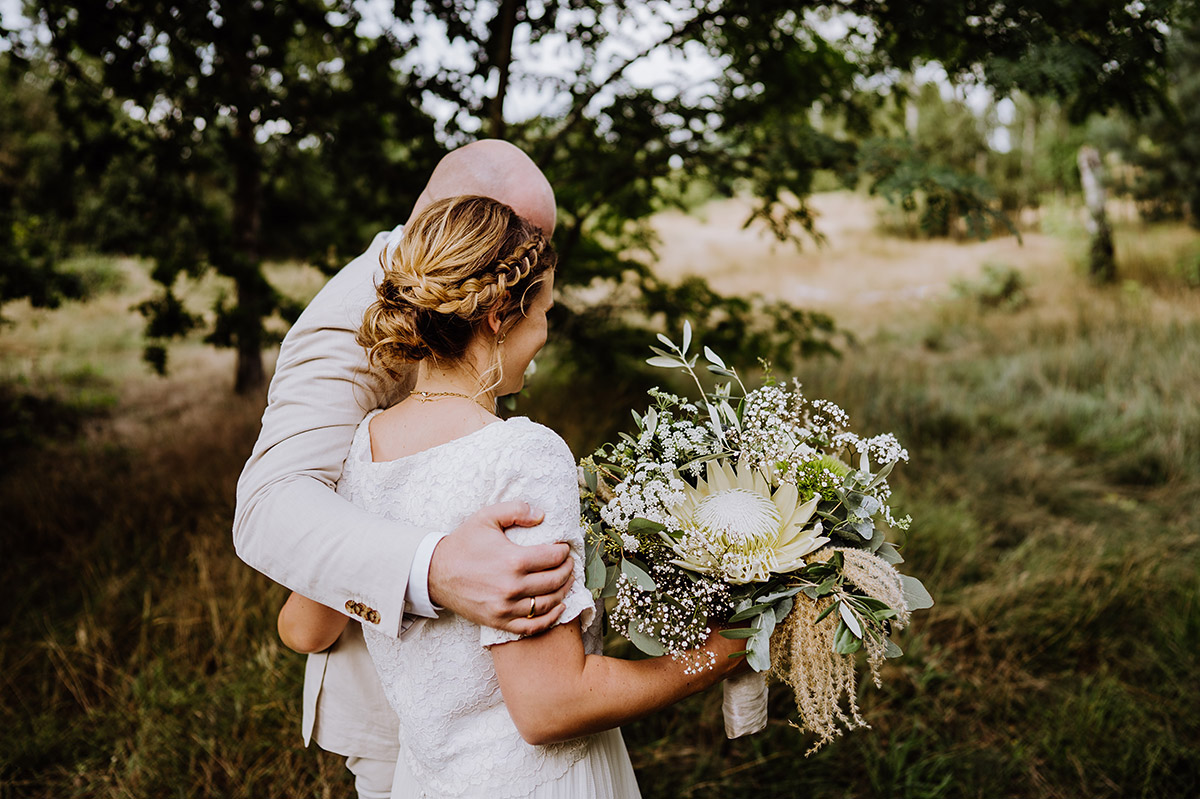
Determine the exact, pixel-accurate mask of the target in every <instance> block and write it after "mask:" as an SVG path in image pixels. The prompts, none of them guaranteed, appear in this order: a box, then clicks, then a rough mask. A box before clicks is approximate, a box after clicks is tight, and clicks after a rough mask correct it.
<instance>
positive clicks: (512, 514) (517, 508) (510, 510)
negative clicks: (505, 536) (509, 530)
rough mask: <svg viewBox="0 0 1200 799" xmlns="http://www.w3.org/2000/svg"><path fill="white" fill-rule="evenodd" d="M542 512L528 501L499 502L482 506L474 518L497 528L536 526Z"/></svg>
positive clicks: (540, 521) (540, 519) (539, 521)
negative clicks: (532, 506)
mask: <svg viewBox="0 0 1200 799" xmlns="http://www.w3.org/2000/svg"><path fill="white" fill-rule="evenodd" d="M543 515H544V514H543V513H542V512H541V511H540V510H535V509H534V508H531V507H530V506H529V503H528V502H500V503H498V504H496V505H489V506H488V507H486V508H482V509H480V510H479V512H478V513H476V514H475V518H476V519H477V520H478V521H480V522H482V523H483V524H487V525H491V526H494V527H496V528H497V529H499V530H503V529H504V528H506V527H536V526H537V525H539V524H541V523H542V517H543Z"/></svg>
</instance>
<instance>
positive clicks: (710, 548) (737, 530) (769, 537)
mask: <svg viewBox="0 0 1200 799" xmlns="http://www.w3.org/2000/svg"><path fill="white" fill-rule="evenodd" d="M684 495H685V496H684V500H683V502H681V503H680V504H678V505H676V506H675V507H673V508H671V515H672V516H673V517H674V518H675V519H676V521H678V522H679V526H680V528H681V530H682V534H681V535H679V537H678V538H675V537H668V539H667V540H668V541H669V542H670V544H671V548H672V549H673V550H674V551H675V554H677V555H678V556H679V558H678V559H677V560H674V561H672V563H674V564H676V565H677V566H681V567H683V568H685V569H688V570H690V571H696V572H703V573H705V574H712V575H716V576H719V577H722V578H723V579H725V580H726V581H728V582H730V583H733V584H734V585H742V584H745V583H752V582H761V581H764V580H768V579H770V577H771V575H772V574H779V573H781V572H790V571H794V570H796V569H799V568H800V567H802V566H803V565H804V556H805V555H807V554H808V553H810V552H812V551H813V550H815V549H817V548H818V547H820V546H821V545H822V544H825V543H828V541H829V539H828V538H825V537H823V536H821V523H820V521H818V522H816V523H815V524H813V525H811V526H809V521H810V520H811V519H812V516H813V513H814V512H815V511H816V509H817V503H818V502H820V497H813V498H812V499H811V500H809V501H808V502H805V503H804V504H803V505H802V504H800V494H799V492H798V491H797V490H796V487H795V486H792V485H787V484H786V483H785V484H784V485H782V486H780V487H779V488H778V489H777V490H775V491H774V492H772V491H771V486H770V484H769V483H768V482H767V480H766V478H765V477H763V475H762V474H761V473H760V472H759V471H758V470H756V469H752V468H750V466H749V465H748V464H747V463H746V462H745V461H744V460H743V461H741V462H739V463H738V465H737V468H736V469H735V468H734V467H733V466H731V465H730V464H729V463H727V462H719V463H718V462H715V461H709V463H708V480H707V481H705V480H702V479H699V480H697V481H696V487H695V488H692V487H691V486H688V487H687V488H686V490H685V492H684Z"/></svg>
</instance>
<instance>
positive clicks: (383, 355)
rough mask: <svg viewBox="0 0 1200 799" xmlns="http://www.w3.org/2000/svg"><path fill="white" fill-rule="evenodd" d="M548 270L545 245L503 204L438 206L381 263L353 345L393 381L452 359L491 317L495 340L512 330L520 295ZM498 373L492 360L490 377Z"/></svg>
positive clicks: (474, 200)
mask: <svg viewBox="0 0 1200 799" xmlns="http://www.w3.org/2000/svg"><path fill="white" fill-rule="evenodd" d="M554 266H555V258H554V249H553V247H552V246H551V245H550V242H549V240H548V239H547V238H546V237H545V235H543V234H542V232H541V231H540V230H539V229H538V228H536V227H534V226H533V225H531V224H530V223H529V222H527V221H525V220H524V219H522V218H521V217H519V216H517V214H516V213H515V212H514V211H513V210H512V209H511V208H509V207H508V206H507V205H504V204H502V203H499V202H497V201H495V200H492V199H489V198H486V197H452V198H448V199H445V200H439V201H437V202H435V203H432V204H431V205H430V206H428V207H427V208H426V209H425V210H424V211H422V212H421V213H420V214H418V215H417V217H416V218H414V219H413V220H412V221H411V222H410V223H409V225H408V226H407V227H406V228H405V230H404V235H403V237H402V238H401V240H400V242H399V245H398V246H397V248H396V250H395V253H394V254H393V255H392V258H391V261H390V262H385V263H384V264H383V267H384V276H383V279H382V280H381V281H380V283H379V286H378V296H377V298H376V301H375V302H374V303H373V304H372V305H371V307H370V308H368V309H367V311H366V313H365V314H364V316H363V325H362V327H361V328H360V330H359V333H358V342H359V343H360V344H361V345H363V346H364V347H366V348H367V349H368V357H369V359H370V362H371V363H372V364H375V365H378V366H381V367H382V368H383V369H384V370H385V371H386V372H388V373H389V374H392V375H393V376H399V374H400V368H401V367H402V366H403V365H404V364H406V363H412V362H414V361H420V360H424V359H426V358H433V359H435V360H444V361H454V360H457V359H459V358H461V357H463V356H464V355H465V353H466V350H467V345H468V344H469V343H470V340H471V338H472V337H473V336H474V335H475V334H476V333H477V331H478V330H479V329H480V325H481V324H482V323H483V322H484V320H485V319H486V318H487V317H488V315H489V314H491V313H492V312H493V311H494V312H496V313H497V314H498V315H499V317H500V319H501V327H502V330H501V334H502V335H503V333H504V332H506V331H507V329H509V328H511V327H512V326H513V325H515V324H516V322H517V321H519V319H520V317H521V315H522V313H523V311H524V301H525V295H526V294H527V293H528V291H529V290H530V289H532V288H533V287H534V286H535V285H537V284H538V283H540V280H541V278H542V277H543V276H544V275H545V274H547V273H548V272H549V271H550V270H551V269H553V268H554ZM521 287H524V290H523V291H518V290H517V289H519V288H521ZM498 369H499V360H498V355H497V360H496V363H495V365H494V366H493V367H492V370H490V371H496V372H497V373H498Z"/></svg>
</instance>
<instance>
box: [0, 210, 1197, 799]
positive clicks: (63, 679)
mask: <svg viewBox="0 0 1200 799" xmlns="http://www.w3.org/2000/svg"><path fill="white" fill-rule="evenodd" d="M830 202H831V203H838V202H844V198H843V199H834V200H831V201H830ZM830 207H833V206H830ZM839 207H841V206H839ZM843 210H844V208H843ZM720 212H721V209H720V208H715V209H710V212H709V213H710V219H709V220H708V222H706V223H701V222H700V221H697V220H691V221H689V220H688V219H681V218H672V219H670V220H666V221H665V222H664V225H663V228H662V230H663V237H664V254H665V263H664V267H663V268H664V269H666V270H675V272H682V271H689V270H691V271H699V272H702V273H704V272H705V271H706V270H707V272H708V273H709V274H710V275H713V276H717V275H718V274H725V273H729V274H732V275H734V276H735V277H736V273H734V272H730V270H731V269H733V267H732V266H731V265H730V264H731V263H732V261H730V260H728V259H727V260H726V261H723V262H722V261H719V260H717V259H714V262H713V263H708V262H705V261H703V260H701V259H700V258H699V256H697V255H696V254H695V253H693V254H690V255H689V254H688V252H687V250H686V246H690V245H689V241H691V239H692V238H693V234H694V232H695V230H696V228H695V227H689V225H692V226H699V225H702V224H708V225H719V224H722V223H723V222H722V219H723V217H722V218H719V219H717V220H716V221H715V222H714V221H713V218H714V216H719V214H720ZM846 213H847V218H851V217H852V215H851V214H850V212H846ZM735 221H736V222H739V223H740V220H735ZM855 224H857V223H855ZM1047 227H1048V228H1050V229H1051V230H1052V233H1050V234H1030V235H1027V236H1026V242H1027V244H1026V247H1027V248H1028V249H1023V248H1020V247H1018V246H1016V244H1015V242H1013V241H1011V240H997V241H994V242H987V243H983V244H972V243H963V244H952V243H945V242H892V241H890V240H887V239H883V238H881V237H879V236H877V235H875V234H873V233H871V231H870V229H869V226H868V227H866V228H863V227H862V226H859V227H858V228H854V226H853V225H852V226H851V228H852V229H853V231H852V232H851V233H848V234H847V235H846V236H845V238H843V239H838V238H837V236H835V235H831V236H830V239H831V241H830V245H829V246H828V248H827V250H825V251H824V252H825V254H824V256H822V255H820V251H816V252H815V253H814V252H806V253H805V254H803V255H802V256H790V255H788V254H787V253H784V252H783V251H782V250H773V252H774V254H773V255H772V248H771V245H769V244H768V243H766V242H759V243H758V244H756V243H754V242H744V243H743V250H742V252H743V256H744V258H745V263H744V266H743V267H742V269H743V270H744V274H742V278H743V281H742V285H753V287H754V288H756V289H758V290H762V291H768V292H772V293H776V294H778V295H781V296H795V297H797V298H799V297H801V296H803V292H804V291H805V290H806V289H805V286H806V285H807V286H808V289H807V290H809V292H810V294H812V299H813V303H814V304H819V305H821V307H823V308H824V309H826V310H830V311H831V312H833V313H835V315H836V316H838V318H839V319H841V320H843V323H844V324H847V325H853V326H854V327H855V329H856V330H857V331H859V333H860V338H859V344H858V346H857V347H855V348H853V349H850V350H848V351H847V352H846V353H845V354H844V356H843V357H842V358H841V359H838V360H833V359H827V360H822V361H813V362H809V363H807V364H805V365H804V366H803V368H801V370H800V372H799V377H800V378H801V380H802V381H803V382H804V383H805V385H806V386H807V388H808V390H809V392H810V393H812V394H815V395H823V396H827V397H829V398H832V399H836V400H837V401H839V402H840V403H842V404H843V405H844V406H846V407H847V409H848V410H849V411H850V413H851V418H852V420H853V421H854V422H855V425H856V427H858V428H861V429H863V430H865V431H883V430H894V431H895V432H896V433H897V434H898V435H899V436H900V437H901V440H902V441H903V442H904V443H905V444H906V445H907V446H908V448H909V450H910V452H911V454H912V462H911V463H910V464H909V465H908V467H907V468H905V469H904V470H903V473H902V474H900V475H898V477H897V495H898V496H897V501H898V503H900V504H902V505H903V506H904V509H905V510H906V511H908V512H911V513H912V515H913V517H914V518H915V519H916V520H917V522H916V524H914V526H913V531H912V533H911V540H910V541H909V542H907V544H906V545H905V547H904V554H905V557H906V559H907V560H908V567H909V569H910V570H911V571H912V572H913V573H915V574H919V575H921V576H922V578H923V579H924V581H925V584H926V585H927V586H928V587H929V588H930V590H931V591H932V592H933V594H934V596H935V597H936V599H937V600H938V604H937V605H936V606H935V607H934V608H933V609H932V610H930V611H928V612H924V613H922V614H919V615H918V617H917V618H916V620H915V622H914V624H913V626H912V628H911V629H910V630H908V631H906V632H905V633H904V634H903V636H902V638H901V641H900V643H901V645H902V646H903V648H904V649H905V652H906V654H905V656H904V657H903V658H901V659H899V660H897V661H890V662H889V664H888V666H887V668H886V672H885V685H884V688H883V689H882V690H876V689H874V688H872V687H868V688H865V689H862V690H861V691H860V701H861V704H862V705H863V708H864V714H865V716H866V718H867V720H868V721H869V722H870V724H871V729H870V730H864V731H859V732H855V733H852V734H849V735H847V736H846V737H844V738H843V739H841V740H839V741H838V742H837V743H835V744H833V745H831V746H829V747H826V748H825V749H824V750H822V751H821V752H819V753H818V754H816V755H814V756H813V757H811V758H808V759H805V758H804V757H803V755H802V753H803V752H804V751H805V749H807V748H808V746H809V744H810V741H809V740H807V739H806V738H805V737H804V736H802V735H801V734H799V733H798V732H797V731H796V730H795V729H793V728H791V727H790V726H789V725H788V719H789V718H790V717H792V716H793V715H794V714H793V713H790V712H789V711H790V708H789V706H788V701H787V698H786V697H784V696H783V694H782V692H778V693H775V694H773V697H772V706H773V721H772V724H771V726H770V727H769V729H768V730H767V731H766V732H765V733H764V734H762V735H759V736H755V737H753V738H750V739H741V740H737V741H732V742H731V741H727V740H725V739H724V737H723V734H722V730H721V725H720V718H719V703H720V696H719V693H717V692H712V693H710V694H706V695H701V696H698V697H694V698H693V699H692V700H690V701H687V702H684V703H682V704H681V705H679V706H677V707H675V708H673V709H671V710H669V711H666V712H662V713H659V714H656V715H654V716H652V717H650V718H648V719H645V720H643V721H641V722H639V723H637V724H633V725H630V726H628V727H627V728H626V729H625V734H626V739H627V741H628V742H629V745H630V749H631V752H632V754H633V758H634V763H635V766H636V767H637V769H638V774H639V779H640V781H641V784H642V787H643V793H644V795H645V796H646V797H674V796H688V797H741V796H747V797H793V796H806V797H875V796H880V797H914V798H915V797H987V798H988V799H996V797H1062V798H1063V799H1066V798H1067V797H1194V796H1197V795H1200V685H1198V684H1197V678H1198V677H1200V673H1198V670H1197V663H1200V403H1198V401H1197V400H1198V399H1200V291H1198V290H1196V289H1194V288H1192V287H1191V285H1190V283H1191V279H1190V272H1189V269H1190V268H1191V266H1190V265H1191V264H1192V263H1193V259H1194V258H1195V257H1196V253H1197V252H1200V237H1198V236H1197V235H1196V234H1195V233H1193V232H1190V231H1186V230H1185V229H1183V228H1178V227H1170V228H1166V227H1158V228H1145V229H1142V228H1138V229H1132V228H1126V229H1123V230H1119V231H1118V253H1119V255H1121V254H1124V255H1125V261H1126V262H1127V263H1128V264H1129V268H1128V270H1127V271H1126V272H1125V273H1124V276H1125V277H1126V278H1128V281H1127V282H1126V283H1124V284H1122V285H1119V286H1117V287H1114V288H1109V289H1097V288H1093V287H1091V286H1089V285H1088V284H1087V283H1086V282H1085V281H1084V280H1082V279H1081V278H1080V277H1079V276H1078V270H1077V261H1078V258H1079V257H1080V252H1081V239H1080V236H1079V234H1078V231H1077V230H1076V228H1075V227H1074V223H1073V222H1072V221H1071V217H1070V215H1069V214H1062V215H1061V218H1060V219H1058V225H1057V227H1055V226H1053V225H1049V224H1048V225H1047ZM673 231H674V232H673ZM757 246H761V247H762V248H763V250H762V252H761V253H758V251H756V250H754V247H757ZM673 248H674V249H673ZM922 248H927V249H925V250H922ZM1122 248H1124V249H1122ZM892 249H894V251H895V254H896V256H897V257H896V258H894V259H889V257H888V252H889V251H890V250H892ZM923 252H924V255H923V254H922V253H923ZM760 255H761V257H759V256H760ZM771 257H773V258H776V259H777V260H774V261H770V260H768V259H769V258H771ZM822 259H824V260H822ZM985 263H991V264H997V263H1000V264H1003V265H1004V266H1005V267H1006V268H1009V269H1014V270H1018V271H1019V272H1020V275H1021V281H1022V291H1023V293H1024V295H1025V297H1026V299H1027V303H1026V304H1024V305H1023V306H1021V307H1018V308H1015V309H1014V310H1006V309H1003V308H1002V309H992V308H989V307H987V306H986V304H985V303H983V302H981V301H980V299H981V292H982V289H981V288H980V286H981V285H982V284H981V283H980V282H979V281H980V280H981V278H980V274H981V273H980V269H981V267H982V266H983V264H985ZM906 264H907V266H906ZM104 268H105V269H107V270H109V272H111V273H114V274H115V275H116V277H112V276H111V275H110V278H111V279H110V280H109V281H108V283H106V285H107V289H105V292H106V293H103V294H102V295H101V296H99V297H98V298H97V299H95V300H94V301H93V302H91V303H89V304H85V305H70V306H66V307H64V308H62V309H60V310H57V311H53V312H35V311H32V310H30V309H26V308H21V307H15V308H6V309H5V315H6V316H9V317H10V318H11V319H13V320H14V322H13V324H12V325H11V326H9V327H6V328H4V329H3V330H0V376H2V378H3V381H2V383H0V386H2V387H0V391H2V392H3V393H0V402H3V405H2V406H0V407H4V408H5V409H6V419H5V421H4V423H3V426H2V429H0V435H3V436H4V438H3V441H4V443H5V454H6V458H5V459H4V463H3V477H4V479H3V480H2V481H0V508H2V513H3V516H2V518H3V537H2V539H0V542H2V547H3V550H2V557H0V580H2V581H3V583H2V584H3V585H5V586H6V587H7V590H6V595H7V597H8V601H7V602H5V603H4V606H3V610H2V611H0V612H2V613H3V618H4V623H3V627H2V630H0V674H2V675H3V679H2V682H0V686H2V687H0V694H2V696H3V701H2V704H0V797H10V796H11V797H18V796H21V797H25V796H29V797H52V796H53V797H143V796H145V797H160V796H161V797H169V796H179V797H185V796H186V797H192V796H213V797H219V796H236V797H273V796H280V797H285V796H300V795H313V796H347V795H349V794H350V790H351V788H350V783H349V781H348V780H347V779H346V775H345V774H344V773H343V770H342V768H341V764H340V762H339V760H338V759H337V758H333V757H330V756H324V755H322V754H320V753H319V752H317V751H315V750H308V751H306V750H304V749H302V748H301V747H300V746H299V741H298V739H299V733H298V729H299V707H300V701H299V700H300V686H301V681H302V669H303V660H302V658H300V657H299V656H297V655H294V654H292V653H290V652H288V651H287V650H284V649H283V648H282V647H281V646H280V645H279V644H278V642H277V640H276V638H275V636H274V631H273V628H274V615H275V612H276V611H277V609H278V607H279V604H280V602H281V601H282V599H283V590H282V589H281V588H279V587H277V586H274V585H272V584H271V583H270V582H269V581H267V580H266V579H265V578H263V577H261V576H259V575H257V574H256V573H254V572H253V571H252V570H251V569H249V568H247V567H246V566H244V565H243V564H241V563H240V562H239V561H238V560H237V558H236V557H235V556H234V554H233V550H232V545H231V542H230V534H229V530H230V523H231V518H232V512H233V487H234V482H235V480H236V477H237V474H238V472H239V470H240V468H241V464H242V461H243V460H244V459H245V457H246V455H247V454H248V453H249V450H250V446H251V444H252V442H253V439H254V437H255V435H256V433H257V424H258V416H259V414H260V413H261V400H241V399H236V398H234V397H232V396H231V394H230V393H229V387H230V385H231V383H232V361H231V360H230V358H229V357H228V353H218V352H213V351H210V350H207V349H205V348H203V347H202V346H200V345H199V344H196V343H189V344H184V345H182V346H180V347H179V348H178V349H177V350H175V351H173V358H174V366H175V368H174V371H173V372H172V376H170V377H168V378H165V379H163V378H152V377H150V376H148V375H146V374H145V373H144V371H143V370H142V367H141V366H140V365H139V362H138V349H139V338H138V329H139V320H138V318H137V317H136V314H133V313H131V312H130V311H129V307H130V306H131V304H132V303H133V302H135V301H136V300H137V299H139V298H140V297H141V296H144V294H143V293H142V292H144V291H145V290H146V289H147V288H148V284H147V283H146V278H145V273H144V269H143V268H142V267H141V266H140V265H138V264H134V263H131V262H120V263H115V264H114V263H111V262H106V263H105V266H104ZM281 270H282V271H281V272H280V274H281V275H282V276H283V277H284V278H285V280H286V281H287V282H289V284H290V285H293V286H295V287H296V288H297V291H299V292H310V291H311V290H312V289H313V287H314V286H315V283H314V281H313V279H312V277H311V276H310V275H309V274H308V273H307V272H305V271H304V270H299V269H292V270H290V271H289V270H287V269H283V268H281ZM725 279H730V280H732V278H731V277H730V278H725ZM956 283H957V284H958V285H959V288H958V290H957V291H956V290H955V289H954V285H955V284H956ZM871 286H886V287H888V289H889V291H890V292H891V294H892V297H891V300H889V299H888V296H886V294H885V295H884V296H874V295H871V296H869V297H867V298H866V299H864V297H863V292H864V291H868V290H870V287H871ZM906 286H907V287H908V288H910V289H913V290H911V291H906V290H905V287H906ZM917 288H919V289H920V290H916V289H917ZM814 289H820V290H821V291H822V292H825V293H824V294H822V295H821V296H820V297H817V296H816V295H815V294H813V293H812V292H813V290H814ZM191 290H192V291H193V292H194V295H193V296H194V300H195V301H196V302H197V303H200V304H201V305H202V304H203V300H204V298H205V297H207V296H210V295H211V294H212V292H214V291H216V290H219V287H213V286H205V285H202V286H195V287H192V289H191ZM789 292H790V293H789ZM839 310H840V313H839ZM569 388H570V387H569V386H563V385H559V384H556V383H555V381H554V380H553V374H551V373H549V370H544V371H543V373H542V374H540V375H539V376H538V382H537V383H535V384H534V385H533V386H532V388H531V389H530V396H529V397H528V398H527V399H526V400H523V401H522V402H523V404H522V407H521V412H527V413H530V414H531V415H533V416H535V417H536V418H539V419H540V420H542V421H545V422H546V423H548V424H551V425H552V426H553V425H556V424H558V425H560V426H562V427H563V429H565V430H567V431H568V432H569V433H570V436H569V437H570V439H571V440H570V443H571V444H572V446H573V447H574V448H575V451H576V453H577V454H580V453H582V452H584V451H585V450H586V448H587V447H590V446H592V445H594V444H595V443H596V441H595V437H594V435H592V433H591V431H588V430H580V429H577V428H576V427H573V426H572V425H571V424H569V421H570V420H569V419H567V418H566V416H565V414H566V411H565V410H564V409H565V408H567V407H569V403H567V402H564V401H563V399H562V398H563V396H564V395H565V393H566V391H567V390H568V389H569ZM598 401H602V399H600V400H598ZM623 412H624V411H622V413H623Z"/></svg>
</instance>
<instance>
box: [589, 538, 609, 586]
mask: <svg viewBox="0 0 1200 799" xmlns="http://www.w3.org/2000/svg"><path fill="white" fill-rule="evenodd" d="M589 549H590V550H591V551H590V552H588V557H587V566H586V567H585V568H584V585H586V586H587V588H588V590H589V591H592V592H596V591H601V590H603V589H604V583H605V582H606V581H607V578H608V572H607V570H606V569H605V567H604V559H603V558H602V557H600V548H599V547H589Z"/></svg>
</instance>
